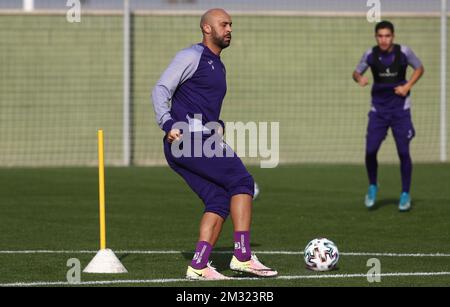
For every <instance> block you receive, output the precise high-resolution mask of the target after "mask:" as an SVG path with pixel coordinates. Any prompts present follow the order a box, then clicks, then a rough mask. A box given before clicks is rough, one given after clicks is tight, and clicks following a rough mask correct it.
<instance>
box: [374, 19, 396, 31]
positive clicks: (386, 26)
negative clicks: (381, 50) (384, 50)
mask: <svg viewBox="0 0 450 307" xmlns="http://www.w3.org/2000/svg"><path fill="white" fill-rule="evenodd" d="M381 29H389V30H391V32H392V34H394V25H393V24H392V22H390V21H387V20H383V21H380V22H379V23H377V25H376V26H375V34H377V33H378V30H381Z"/></svg>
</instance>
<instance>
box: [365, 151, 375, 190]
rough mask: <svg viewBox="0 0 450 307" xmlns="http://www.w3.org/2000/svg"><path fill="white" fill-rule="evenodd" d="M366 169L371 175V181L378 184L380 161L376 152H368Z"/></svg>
mask: <svg viewBox="0 0 450 307" xmlns="http://www.w3.org/2000/svg"><path fill="white" fill-rule="evenodd" d="M366 169H367V175H368V176H369V183H370V184H373V185H377V170H378V161H377V154H376V153H366Z"/></svg>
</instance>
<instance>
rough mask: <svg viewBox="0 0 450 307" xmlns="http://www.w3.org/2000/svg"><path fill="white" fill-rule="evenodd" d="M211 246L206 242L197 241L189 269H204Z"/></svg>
mask: <svg viewBox="0 0 450 307" xmlns="http://www.w3.org/2000/svg"><path fill="white" fill-rule="evenodd" d="M211 250H212V246H211V244H209V243H208V242H206V241H199V242H198V243H197V247H196V248H195V254H194V258H192V261H191V267H192V268H194V269H196V270H201V269H204V268H206V265H207V264H208V260H209V254H211Z"/></svg>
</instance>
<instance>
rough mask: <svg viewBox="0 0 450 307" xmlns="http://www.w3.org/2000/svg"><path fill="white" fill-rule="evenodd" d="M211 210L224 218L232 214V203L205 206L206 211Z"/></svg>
mask: <svg viewBox="0 0 450 307" xmlns="http://www.w3.org/2000/svg"><path fill="white" fill-rule="evenodd" d="M206 212H211V213H214V214H217V215H218V216H220V217H221V218H223V219H224V220H226V219H227V218H228V216H229V215H230V205H229V204H210V205H207V206H206V208H205V213H206Z"/></svg>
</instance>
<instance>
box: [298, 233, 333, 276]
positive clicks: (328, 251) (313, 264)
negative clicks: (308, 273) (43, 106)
mask: <svg viewBox="0 0 450 307" xmlns="http://www.w3.org/2000/svg"><path fill="white" fill-rule="evenodd" d="M304 258H305V263H306V267H307V268H308V269H310V270H313V271H320V272H323V271H329V270H332V269H334V268H335V267H336V264H337V263H338V260H339V251H338V248H337V246H336V244H334V243H333V242H332V241H330V240H328V239H325V238H318V239H314V240H312V241H311V242H309V243H308V245H306V248H305V254H304Z"/></svg>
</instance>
